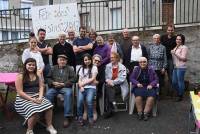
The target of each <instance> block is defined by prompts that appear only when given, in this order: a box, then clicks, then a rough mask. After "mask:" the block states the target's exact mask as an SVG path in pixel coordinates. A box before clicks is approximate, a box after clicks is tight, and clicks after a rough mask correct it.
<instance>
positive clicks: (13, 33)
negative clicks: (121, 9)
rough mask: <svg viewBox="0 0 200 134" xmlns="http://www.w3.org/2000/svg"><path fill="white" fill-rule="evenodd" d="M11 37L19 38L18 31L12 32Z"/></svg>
mask: <svg viewBox="0 0 200 134" xmlns="http://www.w3.org/2000/svg"><path fill="white" fill-rule="evenodd" d="M11 39H12V40H17V39H18V32H11Z"/></svg>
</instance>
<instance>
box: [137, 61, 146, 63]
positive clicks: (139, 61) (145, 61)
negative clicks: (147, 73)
mask: <svg viewBox="0 0 200 134" xmlns="http://www.w3.org/2000/svg"><path fill="white" fill-rule="evenodd" d="M139 63H147V61H139Z"/></svg>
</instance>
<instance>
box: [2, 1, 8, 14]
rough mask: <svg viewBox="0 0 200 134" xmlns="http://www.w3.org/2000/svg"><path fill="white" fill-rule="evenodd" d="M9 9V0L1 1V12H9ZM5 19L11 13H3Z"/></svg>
mask: <svg viewBox="0 0 200 134" xmlns="http://www.w3.org/2000/svg"><path fill="white" fill-rule="evenodd" d="M7 9H8V0H0V10H7ZM1 12H2V15H3V17H6V16H8V15H9V11H1Z"/></svg>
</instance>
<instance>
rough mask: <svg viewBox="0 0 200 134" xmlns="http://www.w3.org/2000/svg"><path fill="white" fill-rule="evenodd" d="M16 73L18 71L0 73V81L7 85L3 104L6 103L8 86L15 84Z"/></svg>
mask: <svg viewBox="0 0 200 134" xmlns="http://www.w3.org/2000/svg"><path fill="white" fill-rule="evenodd" d="M17 74H18V73H0V83H3V84H5V85H7V89H6V97H5V100H4V104H6V102H7V99H8V92H9V90H10V86H11V85H14V84H15V80H16V76H17ZM1 98H2V96H1Z"/></svg>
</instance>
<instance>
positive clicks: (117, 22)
mask: <svg viewBox="0 0 200 134" xmlns="http://www.w3.org/2000/svg"><path fill="white" fill-rule="evenodd" d="M111 14H112V28H113V29H121V24H122V20H121V17H122V9H121V8H113V9H111Z"/></svg>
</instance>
